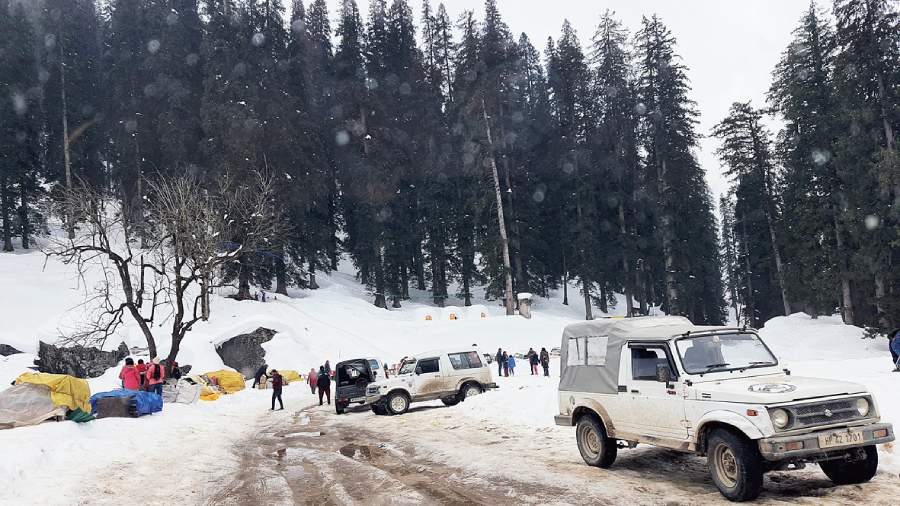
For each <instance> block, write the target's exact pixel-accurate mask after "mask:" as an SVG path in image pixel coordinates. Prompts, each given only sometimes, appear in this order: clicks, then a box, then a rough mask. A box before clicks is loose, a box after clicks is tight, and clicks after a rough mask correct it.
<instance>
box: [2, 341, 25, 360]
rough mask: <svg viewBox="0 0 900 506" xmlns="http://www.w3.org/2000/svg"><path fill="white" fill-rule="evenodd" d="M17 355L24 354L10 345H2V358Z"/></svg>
mask: <svg viewBox="0 0 900 506" xmlns="http://www.w3.org/2000/svg"><path fill="white" fill-rule="evenodd" d="M16 353H22V352H21V351H19V350H17V349H15V348H13V347H12V346H10V345H8V344H2V343H0V357H8V356H10V355H15V354H16Z"/></svg>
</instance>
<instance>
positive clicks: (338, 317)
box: [0, 252, 900, 504]
mask: <svg viewBox="0 0 900 506" xmlns="http://www.w3.org/2000/svg"><path fill="white" fill-rule="evenodd" d="M320 285H321V288H320V289H319V290H315V291H310V290H300V291H294V292H292V293H291V296H290V297H282V296H278V298H277V300H275V299H273V298H271V295H270V300H269V301H268V302H265V303H262V302H255V301H244V302H237V301H235V300H232V299H229V298H226V297H221V296H220V297H216V298H214V300H213V308H212V318H211V320H210V322H208V323H203V324H200V325H198V326H197V327H196V328H195V330H193V331H192V332H191V333H190V334H189V335H188V337H187V338H186V339H185V342H184V343H183V345H182V352H181V354H180V355H179V362H180V363H181V364H191V365H192V366H194V367H195V370H196V371H199V372H205V371H210V370H216V369H220V368H222V367H223V364H222V362H221V360H220V358H219V357H218V355H217V354H216V353H215V344H217V343H219V342H221V341H222V340H224V339H227V338H230V337H232V336H234V335H236V334H239V333H243V332H247V331H252V330H254V329H255V328H257V327H260V326H262V327H269V328H272V329H275V330H277V331H278V334H277V335H276V337H275V338H274V339H272V340H271V341H270V342H268V343H266V344H265V345H264V348H265V349H266V360H267V362H268V363H269V364H270V365H271V366H273V367H276V368H281V369H296V370H299V371H307V370H309V368H310V367H313V366H318V365H319V364H321V363H323V362H324V361H325V360H326V359H328V360H331V361H332V363H335V362H337V361H339V360H341V359H344V358H350V357H355V356H366V355H372V356H376V357H380V358H382V359H383V360H386V361H387V362H389V363H395V362H397V361H398V360H399V359H400V358H401V357H402V356H404V355H408V354H411V353H417V352H421V351H425V350H428V349H434V348H444V347H449V346H462V347H468V346H471V345H472V344H476V345H478V346H479V347H480V348H481V350H482V351H483V352H489V353H491V352H495V351H496V350H497V348H498V347H502V348H503V349H505V350H508V351H511V352H522V353H524V352H525V351H527V350H528V348H530V347H533V348H535V349H540V347H546V348H547V349H551V348H553V347H557V346H559V339H560V335H561V331H562V329H563V327H564V326H565V325H566V324H568V323H570V322H573V321H576V320H578V319H581V318H583V307H580V306H579V304H580V303H581V297H579V296H578V294H577V290H576V289H575V288H573V289H572V291H571V292H570V295H571V297H570V300H571V301H572V304H571V305H570V306H563V305H562V304H561V300H560V297H559V296H558V295H559V294H556V296H554V297H553V298H551V299H538V300H537V301H536V303H535V307H534V317H533V318H532V319H531V320H526V319H524V318H521V317H518V316H516V317H506V316H504V315H503V308H502V307H500V306H498V305H497V304H496V302H488V301H484V300H480V301H478V302H479V306H476V307H475V308H474V309H467V308H461V309H459V310H457V309H449V310H443V311H442V310H439V309H436V308H434V307H433V306H430V305H429V304H427V301H428V297H427V294H426V293H414V294H413V301H408V302H404V307H403V308H402V309H398V310H390V311H386V310H383V309H378V308H376V307H374V306H373V305H372V304H371V297H370V296H369V294H367V293H366V292H365V290H364V289H363V288H362V287H361V286H360V285H359V284H358V282H357V281H356V280H355V279H354V277H353V274H352V273H351V272H349V270H348V271H342V272H336V273H333V274H332V275H331V276H321V277H320ZM0 286H4V287H13V288H12V289H7V290H4V291H3V292H2V295H0V296H2V297H3V300H2V303H0V321H2V322H3V325H2V327H0V343H6V344H10V345H13V346H15V347H17V348H19V349H21V350H23V351H25V353H23V354H18V355H12V356H10V357H5V358H0V385H6V384H8V383H9V382H10V381H11V380H12V379H14V378H15V377H16V376H17V375H18V374H19V373H21V372H23V371H25V370H26V368H27V367H28V366H29V365H30V364H31V361H32V360H33V358H34V356H33V354H34V352H35V351H36V348H37V342H38V340H41V339H43V340H46V341H53V340H54V338H55V337H56V336H57V334H58V329H59V328H63V327H66V326H67V325H70V324H71V323H72V320H73V319H77V318H78V317H79V315H80V314H81V313H80V311H78V310H75V311H73V310H72V308H75V307H77V305H78V303H79V302H80V300H81V297H82V293H83V287H79V286H78V284H77V282H76V280H75V278H74V275H73V272H72V271H71V270H70V269H68V268H67V267H65V266H62V265H60V264H58V263H56V262H55V261H53V260H51V261H49V262H46V264H45V261H44V257H43V255H42V254H41V253H39V252H32V253H18V254H14V255H3V256H0ZM453 302H455V303H457V304H458V303H459V301H451V303H453ZM623 305H624V304H620V307H619V308H618V310H619V311H621V310H622V308H621V306H623ZM448 311H451V312H458V314H457V316H459V317H460V319H457V320H451V319H449V316H448ZM482 313H485V315H484V316H485V317H484V318H482ZM429 314H430V315H432V320H430V321H429V320H426V318H425V316H426V315H429ZM598 314H599V313H598ZM166 330H167V329H166V328H165V326H163V327H162V328H157V329H155V331H157V333H158V337H159V339H160V341H161V342H162V349H163V350H166V349H168V344H167V343H166V338H165V332H166ZM761 333H762V335H763V337H764V339H765V340H766V341H767V342H768V344H769V345H770V347H771V348H772V349H773V351H774V352H775V353H776V354H777V355H778V356H779V358H780V359H781V360H782V364H783V365H784V366H785V367H788V368H790V369H791V370H792V371H793V373H794V374H796V375H805V376H823V377H829V378H838V379H844V380H850V381H857V382H860V383H864V384H865V385H866V386H868V387H869V388H870V389H871V390H872V391H873V392H874V393H875V395H876V398H877V400H878V401H879V404H880V409H881V412H882V415H883V417H884V418H885V419H886V420H888V421H893V422H898V421H900V399H898V398H897V394H896V392H898V391H900V374H897V373H891V372H890V370H891V365H890V360H889V354H888V351H887V344H886V341H885V340H883V339H882V340H868V339H862V329H859V328H856V327H849V326H846V325H843V324H842V323H841V322H840V320H839V319H838V318H833V317H823V318H819V319H817V320H813V319H810V318H809V317H808V316H806V315H803V314H795V315H792V316H790V317H783V318H775V319H773V320H771V321H769V322H768V323H767V324H766V326H765V328H763V329H762V331H761ZM120 340H125V341H126V342H127V343H128V344H129V345H131V346H141V345H143V344H144V343H142V341H141V336H140V334H139V333H137V332H134V328H133V326H131V325H125V326H124V327H123V328H122V330H121V331H120V333H119V335H118V336H117V338H116V339H112V340H110V343H109V346H110V347H114V346H115V345H117V344H118V342H119V341H120ZM522 365H523V367H520V371H519V376H517V377H515V378H499V379H498V382H499V383H500V386H501V388H500V390H498V391H497V392H492V393H491V394H489V395H484V396H480V397H476V398H474V399H472V400H471V401H468V402H466V403H463V404H461V405H460V406H458V407H457V408H455V409H456V411H454V413H458V414H461V415H462V417H463V418H464V419H465V420H467V421H466V422H465V423H466V424H467V425H471V426H472V427H477V426H478V425H479V424H480V423H482V421H484V420H487V419H490V420H492V422H494V423H498V422H502V423H503V424H504V425H506V426H509V427H521V428H522V430H523V431H524V432H523V434H526V433H528V431H533V430H538V429H540V430H541V431H549V432H559V431H565V430H567V429H565V428H557V427H554V426H553V415H554V414H556V412H557V405H556V402H557V401H556V384H557V379H556V377H555V376H557V375H558V372H557V370H556V365H555V364H554V367H553V371H552V372H553V375H554V377H551V378H543V377H531V376H528V370H527V369H528V368H527V366H525V364H522ZM90 383H91V389H92V391H94V392H97V391H103V390H107V389H112V388H115V387H116V386H117V384H118V380H117V379H116V370H110V371H109V372H108V373H107V374H106V375H104V376H102V377H100V378H95V379H92V380H91V381H90ZM286 402H287V403H288V406H289V408H288V409H289V410H294V411H295V410H297V409H299V408H301V407H304V406H306V405H309V404H311V403H312V397H311V396H310V395H309V392H308V390H306V389H305V388H303V387H302V386H297V387H293V386H292V387H291V388H290V389H288V390H287V392H286ZM266 403H267V396H266V394H265V392H258V391H253V390H246V391H243V392H240V393H238V394H236V395H234V396H230V397H227V398H224V399H222V400H221V401H218V402H215V403H198V404H194V405H187V406H182V405H175V406H166V408H165V410H164V411H163V413H161V414H156V415H152V416H150V417H145V418H142V419H136V420H131V419H106V420H98V421H96V422H92V423H90V424H86V425H76V424H72V423H65V424H53V423H48V424H43V425H40V426H36V427H28V428H22V429H15V430H7V431H0V447H2V448H3V449H4V454H5V455H11V456H13V457H12V458H8V459H3V461H2V462H0V482H3V483H5V484H7V485H10V486H7V487H5V489H4V490H2V491H0V503H2V504H5V503H6V502H4V501H13V500H14V497H15V499H16V500H18V501H24V502H31V503H42V504H66V503H69V502H70V501H69V500H58V499H59V498H60V497H65V498H66V499H71V498H72V497H82V496H84V495H91V497H92V498H93V499H92V501H93V502H97V503H104V500H102V499H103V498H108V499H110V501H109V502H113V501H112V499H113V498H114V497H115V496H116V493H115V491H113V490H107V489H104V486H103V485H101V483H103V481H104V478H103V477H104V476H106V475H108V473H110V472H111V471H110V469H134V472H135V473H137V474H136V476H138V477H141V476H142V473H144V474H145V475H146V476H147V478H148V480H149V479H150V477H151V476H154V475H153V473H152V470H153V468H152V467H151V466H148V465H147V464H146V463H145V461H147V459H149V461H153V460H155V459H166V458H167V456H166V455H167V452H174V453H173V454H172V455H173V457H174V458H179V459H185V460H186V461H189V462H193V463H194V464H192V465H194V466H200V462H201V461H200V460H197V459H206V458H207V457H208V459H207V460H204V461H203V462H208V461H209V459H214V460H216V461H218V462H220V465H221V468H216V469H207V468H197V469H194V471H192V472H195V473H196V474H195V475H193V476H192V477H185V476H178V475H177V474H175V473H171V474H172V476H171V479H173V480H182V481H184V480H188V481H190V480H194V481H190V483H195V482H196V483H204V482H206V481H213V480H215V479H219V478H221V475H222V473H225V472H226V471H228V470H229V469H232V468H233V467H234V466H236V465H237V462H234V461H233V460H229V458H230V457H229V448H230V445H231V444H233V443H234V442H235V441H236V440H238V439H240V438H241V437H244V436H246V435H247V434H248V433H252V432H253V431H254V430H255V429H254V427H255V424H256V423H257V421H258V417H259V416H260V415H261V414H263V413H266V412H267V409H266ZM272 416H284V415H278V414H274V415H272ZM454 416H457V415H454ZM560 434H562V432H560ZM173 441H179V444H178V445H174V446H173V445H171V444H169V443H170V442H173ZM571 443H572V445H574V440H572V442H571ZM882 460H883V469H885V470H888V471H890V472H892V473H894V474H895V475H896V473H897V472H898V471H900V462H898V459H896V458H894V456H893V449H892V447H890V446H888V447H886V448H885V449H884V450H883V454H882ZM50 476H62V478H61V480H62V481H61V483H58V484H55V483H53V482H52V481H51V478H49V477H50ZM125 477H126V476H124V475H123V476H121V478H125ZM132 477H133V476H132ZM156 478H158V477H156ZM156 478H154V479H156ZM185 483H187V481H185ZM86 484H87V485H86ZM196 486H202V485H196ZM85 487H87V488H85ZM10 494H14V495H10ZM60 494H63V495H62V496H60ZM104 494H110V495H108V496H107V495H104ZM98 497H99V498H100V499H99V500H98V499H97V498H98Z"/></svg>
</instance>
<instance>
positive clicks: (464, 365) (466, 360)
mask: <svg viewBox="0 0 900 506" xmlns="http://www.w3.org/2000/svg"><path fill="white" fill-rule="evenodd" d="M448 357H449V358H450V365H452V366H453V368H454V369H478V368H480V367H483V365H482V363H481V357H479V356H478V352H475V351H466V352H463V353H450V354H449V355H448Z"/></svg>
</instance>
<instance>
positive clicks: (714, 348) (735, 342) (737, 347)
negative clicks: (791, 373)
mask: <svg viewBox="0 0 900 506" xmlns="http://www.w3.org/2000/svg"><path fill="white" fill-rule="evenodd" d="M675 346H676V347H677V348H678V354H679V356H680V357H681V363H682V365H684V370H685V372H687V373H688V374H705V373H710V372H722V371H734V370H743V369H750V368H754V367H771V366H776V365H778V359H777V358H775V356H774V355H772V352H771V351H769V348H768V347H767V346H766V344H765V343H764V342H763V341H762V339H760V338H759V336H757V335H756V334H753V333H750V332H735V333H733V334H706V335H702V334H700V335H698V336H696V337H692V336H686V337H682V338H680V339H677V340H676V341H675Z"/></svg>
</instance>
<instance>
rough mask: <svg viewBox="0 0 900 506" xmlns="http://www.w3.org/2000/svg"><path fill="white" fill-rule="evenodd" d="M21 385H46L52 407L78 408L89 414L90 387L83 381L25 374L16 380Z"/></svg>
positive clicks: (62, 375)
mask: <svg viewBox="0 0 900 506" xmlns="http://www.w3.org/2000/svg"><path fill="white" fill-rule="evenodd" d="M22 383H31V384H34V385H46V386H47V388H49V389H50V400H51V401H53V405H54V406H65V407H67V408H69V409H76V408H80V409H81V410H82V411H84V412H85V413H90V412H91V404H90V399H91V387H90V386H89V385H88V382H87V381H85V380H83V379H80V378H76V377H74V376H69V375H67V374H47V373H42V372H26V373H23V374H21V375H19V377H18V378H16V384H17V385H21V384H22Z"/></svg>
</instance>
